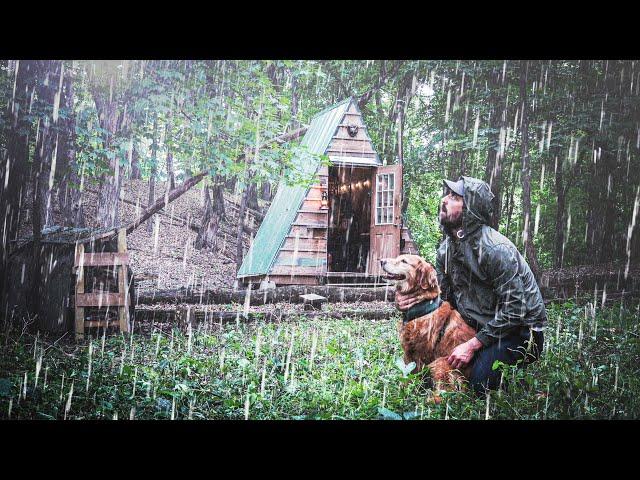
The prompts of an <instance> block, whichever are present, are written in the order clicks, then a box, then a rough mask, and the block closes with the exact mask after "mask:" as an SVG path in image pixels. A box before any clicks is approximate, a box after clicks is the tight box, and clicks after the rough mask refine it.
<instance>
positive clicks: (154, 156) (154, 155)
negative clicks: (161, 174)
mask: <svg viewBox="0 0 640 480" xmlns="http://www.w3.org/2000/svg"><path fill="white" fill-rule="evenodd" d="M157 173H158V114H157V113H156V114H155V117H154V119H153V143H152V144H151V175H150V176H149V197H148V200H147V205H153V202H154V201H155V198H156V175H157ZM154 220H155V217H151V221H149V222H148V223H147V232H149V233H151V232H152V231H153V223H154Z"/></svg>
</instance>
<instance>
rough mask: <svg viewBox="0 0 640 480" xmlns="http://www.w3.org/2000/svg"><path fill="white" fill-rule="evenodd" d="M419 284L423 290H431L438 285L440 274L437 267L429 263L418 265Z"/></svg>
mask: <svg viewBox="0 0 640 480" xmlns="http://www.w3.org/2000/svg"><path fill="white" fill-rule="evenodd" d="M418 284H419V285H420V288H421V289H422V290H431V289H432V288H435V287H437V286H438V274H437V273H436V269H435V268H433V267H431V266H429V265H428V264H427V263H423V262H420V265H418Z"/></svg>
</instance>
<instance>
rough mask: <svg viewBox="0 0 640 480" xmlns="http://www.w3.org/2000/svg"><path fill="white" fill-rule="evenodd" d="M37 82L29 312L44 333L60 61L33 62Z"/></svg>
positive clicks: (60, 88)
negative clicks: (45, 235)
mask: <svg viewBox="0 0 640 480" xmlns="http://www.w3.org/2000/svg"><path fill="white" fill-rule="evenodd" d="M37 72H38V82H37V84H36V92H37V96H38V104H39V107H40V109H41V111H43V112H44V115H43V116H42V117H41V118H39V119H38V122H39V123H38V134H37V136H36V148H35V155H34V165H33V170H32V172H33V181H32V185H33V189H32V195H33V196H32V198H33V202H32V208H31V226H32V229H33V255H32V257H31V286H30V289H29V301H28V304H29V311H30V312H31V314H32V315H33V314H36V315H37V316H38V317H37V318H38V320H37V322H36V325H37V326H38V327H39V328H41V329H43V330H45V329H46V325H45V324H44V323H43V322H44V320H45V319H46V315H45V314H44V313H45V312H44V308H46V305H43V304H42V301H41V300H42V298H41V296H42V284H43V282H46V278H45V277H46V276H47V273H43V272H42V265H43V262H42V249H41V245H42V243H41V242H42V229H43V227H46V226H49V225H51V224H52V223H53V222H52V218H51V210H52V209H51V197H52V195H51V192H52V187H53V180H54V178H55V170H56V150H57V143H58V135H57V133H56V126H57V123H58V106H59V104H57V103H58V102H59V100H60V95H61V91H62V75H63V65H62V61H60V60H40V61H38V62H37Z"/></svg>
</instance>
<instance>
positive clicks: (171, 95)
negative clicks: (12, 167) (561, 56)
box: [0, 60, 640, 268]
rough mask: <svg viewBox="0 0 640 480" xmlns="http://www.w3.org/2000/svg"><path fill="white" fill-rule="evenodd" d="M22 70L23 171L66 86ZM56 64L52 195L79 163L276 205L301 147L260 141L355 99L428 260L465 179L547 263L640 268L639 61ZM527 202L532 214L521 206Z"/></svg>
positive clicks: (1, 91)
mask: <svg viewBox="0 0 640 480" xmlns="http://www.w3.org/2000/svg"><path fill="white" fill-rule="evenodd" d="M25 62H27V61H23V62H22V65H23V69H24V68H25ZM19 63H20V62H15V61H3V62H0V66H1V67H2V69H1V72H2V74H0V99H2V103H3V104H4V105H8V107H9V108H8V109H7V110H6V112H5V113H6V114H5V115H3V118H2V123H1V124H0V126H1V127H2V129H1V131H0V149H1V150H0V151H1V152H2V155H3V156H6V155H8V154H10V153H11V151H12V150H11V148H10V145H8V143H10V142H9V140H10V138H11V135H12V134H13V133H15V132H14V131H13V130H12V128H11V125H12V123H13V122H12V121H11V120H15V118H13V119H12V115H13V114H15V108H14V107H15V106H16V105H17V106H19V107H22V108H23V110H24V108H25V107H27V108H28V109H29V112H28V115H27V116H26V117H25V118H24V119H22V118H20V119H19V120H20V121H23V124H22V125H23V127H22V128H27V129H29V128H30V129H31V135H30V136H29V137H28V139H27V141H28V142H29V145H30V152H31V155H30V157H28V158H27V161H28V162H30V163H34V162H35V161H36V160H38V159H37V158H36V159H34V155H35V152H34V149H35V142H36V141H37V138H36V137H37V134H36V133H37V132H36V129H37V125H38V122H39V121H41V120H43V119H44V118H45V117H46V115H47V114H48V113H47V112H48V111H47V108H44V107H43V108H38V105H41V106H42V104H43V102H45V103H46V98H40V97H42V96H43V95H44V93H43V90H42V89H39V88H37V86H38V85H39V84H40V83H42V82H44V81H45V79H46V78H49V77H51V79H52V80H53V81H57V80H58V77H56V74H57V73H56V72H58V71H57V70H54V69H53V67H51V66H47V65H44V66H40V67H39V69H35V70H34V71H35V73H31V74H30V75H32V76H34V77H35V78H33V79H31V82H29V81H27V80H25V79H20V78H18V77H19V75H17V73H16V72H17V71H18V70H19V69H18V66H19ZM41 63H43V62H41ZM44 63H46V62H44ZM49 63H55V62H53V61H51V62H49ZM62 64H63V69H62V71H63V77H64V78H65V79H66V78H70V79H72V83H73V92H68V91H67V90H69V89H65V88H62V87H61V89H60V91H59V92H58V93H59V94H60V95H63V96H64V95H68V94H70V93H71V94H73V97H74V101H73V102H72V103H71V104H70V105H73V108H72V111H66V110H65V105H64V102H63V101H58V100H56V101H58V103H59V105H58V107H57V112H58V115H62V116H63V117H65V116H67V117H71V118H73V119H74V122H71V123H65V124H64V125H59V126H58V127H57V128H58V129H64V128H67V127H68V128H73V129H74V134H75V135H74V140H73V142H74V143H75V149H74V152H75V158H74V159H73V161H72V162H71V163H72V164H71V165H67V163H68V161H69V160H70V157H69V156H67V157H69V158H61V155H60V154H61V153H63V154H65V153H66V150H65V151H64V152H58V153H59V154H58V160H57V162H54V166H53V167H54V170H55V174H56V175H55V176H54V178H55V181H54V183H53V185H52V186H51V188H52V189H53V190H54V191H55V189H56V187H58V186H59V185H58V181H60V182H61V183H62V185H60V186H63V187H65V188H66V187H67V185H68V184H67V183H64V175H65V172H66V171H67V170H68V168H69V167H70V168H71V169H73V170H74V171H75V172H77V173H78V174H79V178H82V179H85V182H86V181H88V182H98V183H100V185H101V186H103V185H102V184H104V183H105V182H107V181H108V180H109V179H113V177H114V175H115V174H116V173H118V175H119V176H122V175H130V176H135V177H136V178H138V177H139V176H142V177H143V178H149V180H150V181H155V180H156V179H157V180H158V181H167V180H168V179H169V177H173V178H174V179H175V180H174V181H176V180H177V182H178V183H180V182H181V181H182V180H183V179H185V178H188V177H190V176H191V175H194V174H196V173H197V172H199V171H201V170H202V169H206V170H209V171H210V172H211V173H213V174H215V175H218V176H215V175H214V176H213V177H210V178H211V179H212V181H213V180H214V179H225V181H226V184H225V185H226V187H227V188H232V189H236V190H237V191H243V190H244V187H245V185H253V184H259V185H262V187H263V188H262V191H263V192H266V193H265V195H266V197H265V198H266V199H268V198H269V193H268V192H271V193H272V192H273V191H275V186H276V185H277V183H278V182H279V181H282V179H283V178H285V177H286V178H287V179H288V180H289V181H295V179H291V178H289V177H290V171H289V170H290V168H289V167H290V164H289V162H288V160H289V159H290V157H291V155H292V152H293V151H295V150H294V149H292V146H291V145H289V144H285V145H284V146H282V147H277V146H273V147H270V148H266V149H262V150H261V151H258V150H257V145H258V144H260V143H261V142H263V141H264V140H266V139H269V138H273V137H275V136H277V135H278V134H281V133H283V132H285V131H287V130H290V129H293V128H295V127H297V126H300V125H306V124H308V122H309V120H310V119H311V117H312V116H313V115H314V114H315V113H317V112H318V111H320V110H322V109H324V108H326V107H328V106H330V105H331V104H333V103H335V102H337V101H340V100H342V99H344V98H345V97H347V96H354V97H356V98H357V99H358V100H359V105H360V107H361V109H362V111H363V113H364V115H365V121H366V123H367V126H368V131H369V133H370V135H371V137H372V139H373V142H374V146H375V147H376V149H377V150H378V152H379V153H380V155H381V158H382V159H383V160H384V161H385V162H387V163H395V162H402V163H403V164H404V165H405V169H404V170H405V185H406V193H407V195H406V197H407V200H406V203H405V205H404V210H405V212H406V213H408V214H407V215H406V221H407V223H408V224H409V225H410V226H411V227H412V228H413V230H414V231H415V233H414V235H415V236H416V240H417V241H418V243H419V245H420V247H421V250H422V253H423V254H424V255H426V256H430V255H431V253H430V252H432V251H433V250H434V247H435V245H436V244H437V242H438V241H439V239H440V236H439V233H438V232H436V231H435V229H434V228H432V227H433V225H432V224H433V222H431V221H430V220H427V219H425V218H422V217H421V216H422V215H423V214H424V215H428V216H433V215H434V214H435V212H434V206H435V203H434V202H435V201H436V199H437V197H438V196H439V195H440V192H441V189H440V186H439V179H440V178H442V177H457V176H458V175H460V174H467V175H472V176H476V177H479V178H483V179H485V180H487V181H488V182H491V184H492V188H493V189H494V192H495V193H496V194H497V196H498V197H499V201H498V202H497V203H496V208H497V210H499V213H498V214H497V215H496V221H497V224H496V225H499V226H500V230H501V231H502V232H503V233H505V234H506V235H507V236H509V237H510V238H511V239H512V240H513V241H514V243H516V245H518V246H519V247H520V248H522V249H523V250H524V238H525V237H526V236H527V234H526V233H525V223H526V222H528V223H529V224H530V229H531V237H532V238H533V243H534V246H535V247H536V248H535V252H537V256H538V257H539V258H538V262H539V263H540V265H541V267H542V268H549V267H552V266H556V267H557V266H561V265H565V266H568V265H577V264H582V263H602V262H608V261H611V260H618V261H635V260H636V259H637V258H638V252H639V251H640V248H639V245H640V242H639V241H638V238H637V237H638V235H633V230H634V229H633V225H634V208H635V211H636V215H637V209H638V207H637V204H638V202H639V201H640V190H639V186H638V185H639V183H640V177H639V175H640V173H639V172H640V169H639V168H638V161H639V157H638V154H639V150H640V113H639V109H638V106H639V101H638V99H639V92H640V68H639V67H638V62H635V61H606V60H605V61H589V60H581V61H563V60H550V61H529V62H525V61H476V60H467V61H443V60H440V61H426V60H423V61H380V60H377V61H327V60H321V61H290V60H288V61H159V60H153V61H133V60H129V61H122V62H118V61H102V62H98V61H80V62H78V61H73V62H72V61H64V62H62ZM47 68H49V70H47ZM43 69H44V70H43ZM52 72H53V73H52ZM16 81H17V82H18V87H20V85H21V83H20V82H22V84H23V86H24V88H25V89H26V93H31V96H30V97H29V98H28V99H27V100H29V101H28V102H26V103H24V102H23V104H19V103H20V98H21V97H20V95H21V92H20V91H19V90H20V88H18V91H17V92H16V91H14V90H15V87H16ZM59 84H60V85H63V82H59ZM34 85H35V86H34ZM30 86H31V87H33V91H32V90H30ZM22 100H23V101H24V100H25V99H22ZM18 104H19V105H18ZM54 110H55V109H54ZM12 112H13V114H12ZM523 112H524V115H523ZM110 115H112V116H114V119H113V122H114V124H113V126H110V125H109V122H108V121H107V120H108V119H109V118H108V117H109V116H110ZM523 120H524V123H526V127H527V128H526V129H525V128H523V127H524V126H525V125H523ZM18 123H19V122H18ZM54 123H55V122H54ZM69 125H71V126H69ZM19 126H20V125H18V127H19ZM523 131H524V132H526V133H527V135H526V144H527V148H526V151H524V150H523V139H524V138H523ZM247 152H250V155H249V156H245V157H241V155H242V154H243V153H247ZM525 156H526V157H527V162H526V164H525V163H523V160H524V158H525ZM238 158H242V160H241V161H238V160H237V159H238ZM114 159H117V161H118V164H119V166H118V168H116V167H115V166H114V165H115V164H114ZM44 160H45V161H46V159H44ZM2 163H3V164H5V163H6V162H5V160H3V161H2ZM34 166H35V164H34ZM523 166H524V167H526V168H525V169H524V170H523ZM45 167H47V164H46V162H45ZM48 168H51V165H50V162H49V165H48ZM115 170H119V172H115ZM45 173H48V171H46V172H45ZM523 173H526V175H525V176H523ZM118 175H116V177H117V176H118ZM525 177H526V178H525ZM236 178H237V179H238V180H239V181H238V182H236V181H235V180H234V179H236ZM207 181H208V180H207ZM525 182H526V183H527V184H530V193H528V194H526V191H528V190H526V191H525V189H524V188H523V187H524V184H525ZM81 183H82V182H75V183H74V182H71V185H72V186H73V187H75V188H80V184H81ZM253 195H254V196H255V195H256V192H253ZM527 199H528V200H527ZM525 200H527V202H530V204H531V207H530V208H531V211H530V212H529V211H527V208H523V205H526V203H525ZM249 202H251V199H249ZM45 217H46V215H45ZM105 221H106V220H105ZM10 233H11V232H10Z"/></svg>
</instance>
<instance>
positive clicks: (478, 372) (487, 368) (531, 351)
mask: <svg viewBox="0 0 640 480" xmlns="http://www.w3.org/2000/svg"><path fill="white" fill-rule="evenodd" d="M532 335H533V342H531V344H529V339H530V337H531V336H532ZM543 343H544V336H543V334H542V332H537V331H532V330H531V329H530V328H528V327H522V328H518V329H514V331H513V332H512V333H509V334H508V335H506V336H505V337H504V338H502V339H501V340H499V341H497V342H495V343H494V344H492V345H489V346H488V347H484V348H481V349H480V350H478V351H477V352H476V353H475V355H474V358H473V360H472V369H471V376H470V378H469V383H470V384H471V386H472V388H473V390H474V391H475V392H476V393H485V390H487V389H489V390H496V389H498V388H499V386H500V376H501V375H502V372H501V371H500V369H498V370H493V369H492V367H493V363H494V362H495V361H496V360H499V361H501V362H503V363H505V364H507V365H515V364H516V362H517V361H518V360H524V362H521V363H520V364H519V366H520V367H523V366H525V365H527V364H529V363H531V362H535V361H536V360H537V359H538V358H540V353H541V352H542V346H543ZM527 347H529V348H528V349H527Z"/></svg>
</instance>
